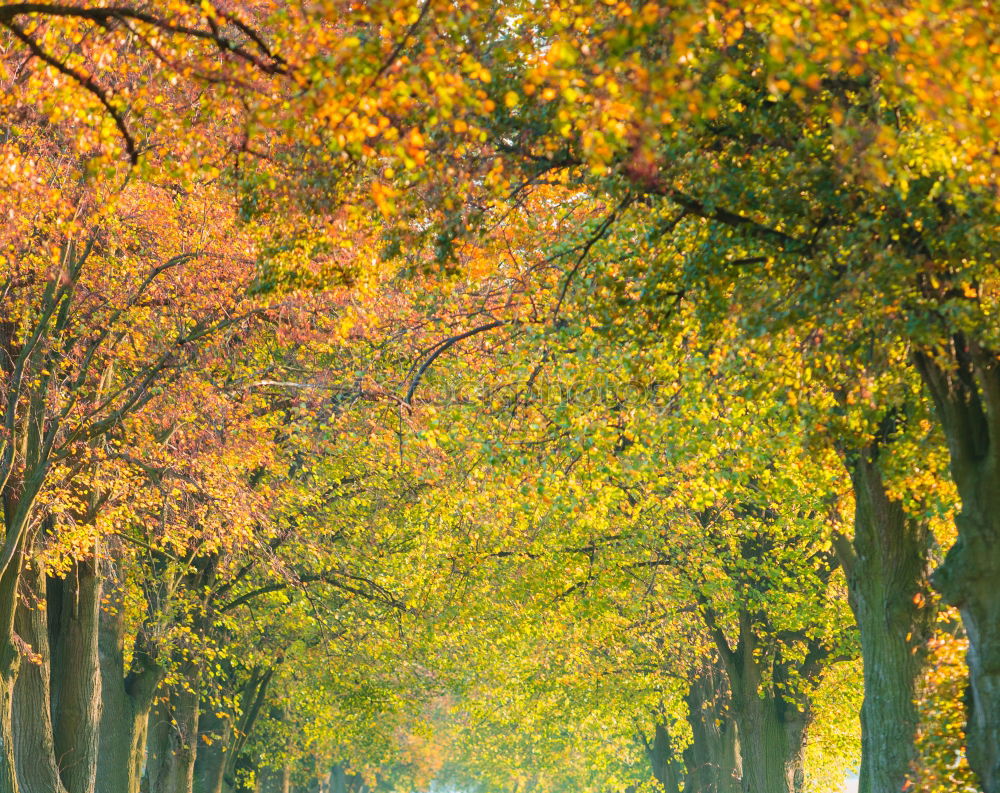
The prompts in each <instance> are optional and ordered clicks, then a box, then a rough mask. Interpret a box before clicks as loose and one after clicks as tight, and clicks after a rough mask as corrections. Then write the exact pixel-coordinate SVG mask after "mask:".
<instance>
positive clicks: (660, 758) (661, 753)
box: [330, 724, 684, 793]
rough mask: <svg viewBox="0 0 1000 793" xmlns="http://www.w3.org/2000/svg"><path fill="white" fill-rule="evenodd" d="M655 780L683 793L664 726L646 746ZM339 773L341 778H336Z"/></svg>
mask: <svg viewBox="0 0 1000 793" xmlns="http://www.w3.org/2000/svg"><path fill="white" fill-rule="evenodd" d="M646 752H647V756H648V757H649V765H650V767H651V769H652V771H653V778H654V779H656V781H657V782H659V783H660V785H661V786H662V788H663V793H681V785H682V784H683V783H684V766H683V765H682V764H681V763H680V761H679V760H678V759H677V755H676V754H675V753H674V749H673V746H672V745H671V741H670V732H669V731H668V730H667V728H666V727H664V726H663V725H662V724H657V725H656V729H655V732H654V733H653V741H652V743H650V744H648V745H647V746H646ZM337 771H339V772H340V774H339V776H335V775H336V774H337ZM343 775H344V774H343V769H341V768H340V767H339V766H338V767H337V768H336V769H335V770H334V772H333V773H332V774H331V775H330V782H331V785H330V789H331V793H345V791H346V790H347V784H346V781H345V780H342V779H341V778H342V777H343Z"/></svg>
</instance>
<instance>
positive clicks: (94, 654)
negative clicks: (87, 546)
mask: <svg viewBox="0 0 1000 793" xmlns="http://www.w3.org/2000/svg"><path fill="white" fill-rule="evenodd" d="M50 590H52V592H53V595H55V596H56V597H57V598H59V600H60V602H59V604H58V608H54V604H52V603H50V615H49V625H50V629H52V635H53V636H54V637H55V638H54V641H53V643H52V647H51V648H50V649H51V651H52V679H53V681H54V682H55V684H56V685H55V687H54V688H53V690H52V692H51V693H52V722H53V739H54V740H53V742H54V745H55V752H56V757H57V758H58V761H59V770H60V776H61V777H62V781H63V785H64V786H65V787H66V790H67V791H68V793H94V785H95V782H96V777H97V749H98V737H99V734H100V719H101V678H100V664H99V660H98V651H97V642H98V621H99V618H100V605H101V583H100V579H99V578H98V576H97V573H96V570H95V569H94V562H93V561H83V562H78V563H77V564H76V565H74V567H73V569H72V571H71V572H70V574H69V576H68V577H67V578H66V579H65V580H62V581H58V582H53V586H50ZM56 617H57V619H56Z"/></svg>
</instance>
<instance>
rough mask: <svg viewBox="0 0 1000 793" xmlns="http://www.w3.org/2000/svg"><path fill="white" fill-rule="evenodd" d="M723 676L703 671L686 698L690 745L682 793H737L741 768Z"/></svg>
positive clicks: (715, 671) (714, 668)
mask: <svg viewBox="0 0 1000 793" xmlns="http://www.w3.org/2000/svg"><path fill="white" fill-rule="evenodd" d="M724 675H725V673H724V672H723V670H721V669H719V668H718V667H717V666H714V665H710V666H707V667H706V668H705V669H703V670H702V671H701V672H700V673H699V675H698V677H697V678H695V680H694V682H693V683H692V684H691V687H690V689H689V690H688V694H687V696H686V697H685V700H686V702H687V706H688V717H687V718H688V724H689V725H690V727H691V736H692V743H691V746H689V747H688V748H687V749H686V750H685V751H684V764H685V767H686V769H687V779H686V782H685V785H684V793H739V792H740V790H741V789H742V783H741V780H742V777H743V769H742V767H741V759H740V745H739V740H738V738H737V732H738V731H737V727H736V722H735V721H733V717H732V713H731V703H730V695H729V691H728V688H727V687H726V684H725V680H724Z"/></svg>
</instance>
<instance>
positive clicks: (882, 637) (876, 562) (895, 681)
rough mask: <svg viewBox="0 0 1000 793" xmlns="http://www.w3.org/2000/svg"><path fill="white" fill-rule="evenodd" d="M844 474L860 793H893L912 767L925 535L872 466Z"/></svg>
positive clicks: (924, 604) (929, 617) (925, 629)
mask: <svg viewBox="0 0 1000 793" xmlns="http://www.w3.org/2000/svg"><path fill="white" fill-rule="evenodd" d="M875 457H876V452H875V451H873V450H869V449H866V450H864V451H863V452H862V453H861V455H860V457H859V458H858V459H857V461H856V462H855V463H854V464H853V466H852V467H851V480H852V484H853V487H854V500H855V517H854V543H853V550H851V549H842V548H839V549H838V551H839V552H840V557H841V559H842V561H843V562H844V569H845V571H846V572H847V583H848V589H849V592H850V601H851V607H852V609H853V610H854V615H855V617H856V619H857V623H858V629H859V632H860V636H861V657H862V661H863V665H864V680H865V692H864V702H863V704H862V706H861V779H860V786H859V790H860V793H899V791H900V790H903V789H904V786H905V785H906V780H907V777H908V776H909V774H910V771H911V768H912V764H913V762H914V761H915V760H916V751H915V747H914V737H915V735H916V729H917V722H918V713H917V708H916V683H917V678H918V677H919V675H920V673H921V671H922V669H923V667H924V664H925V660H926V652H925V651H924V648H925V646H926V641H927V638H928V636H929V633H930V630H931V629H932V626H933V622H934V614H935V609H934V608H933V607H932V606H931V605H930V598H929V597H928V594H929V593H928V592H927V587H928V573H929V570H928V551H929V547H930V531H929V529H928V527H927V524H926V521H922V520H917V519H915V518H913V517H910V516H907V515H906V514H905V512H904V511H903V507H902V504H900V503H899V502H898V501H892V500H890V498H889V496H888V495H887V494H886V491H885V486H884V483H883V481H882V475H881V472H880V470H879V468H878V463H877V461H876V459H875Z"/></svg>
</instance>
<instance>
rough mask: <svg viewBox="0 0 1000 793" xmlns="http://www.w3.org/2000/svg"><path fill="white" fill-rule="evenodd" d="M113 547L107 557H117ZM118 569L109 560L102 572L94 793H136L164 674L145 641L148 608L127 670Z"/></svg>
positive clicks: (152, 613)
mask: <svg viewBox="0 0 1000 793" xmlns="http://www.w3.org/2000/svg"><path fill="white" fill-rule="evenodd" d="M117 550H118V549H117V548H116V547H115V546H114V545H111V546H110V547H109V551H110V552H111V553H110V554H109V556H117V555H118V554H117V553H116V551H117ZM119 569H120V568H119V564H118V562H117V560H116V559H109V563H108V565H107V568H106V569H105V570H104V571H103V579H104V591H105V596H104V597H105V602H104V604H103V605H102V607H101V610H100V615H99V621H98V641H97V648H98V658H99V662H100V672H101V698H102V700H103V708H102V712H101V729H100V738H99V742H98V752H97V768H98V771H97V785H96V793H139V790H140V787H141V781H142V772H143V765H144V761H145V759H146V740H147V728H148V725H149V712H150V709H151V708H152V706H153V698H154V696H155V693H156V688H157V686H158V685H159V682H160V679H161V678H162V675H163V671H162V670H161V669H160V667H159V666H158V665H157V664H156V662H155V660H154V659H153V657H152V654H151V649H150V647H149V645H148V641H147V638H146V637H147V633H148V631H149V630H151V626H150V624H149V623H150V622H151V621H153V620H155V619H156V618H157V614H156V612H155V609H153V608H150V613H149V614H147V617H146V620H147V621H146V623H144V624H143V625H142V626H141V627H140V629H139V631H138V633H137V635H136V637H135V640H134V642H133V647H132V664H131V668H130V669H129V671H128V673H127V674H126V671H125V601H124V592H123V590H122V586H121V582H120V578H119Z"/></svg>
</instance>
